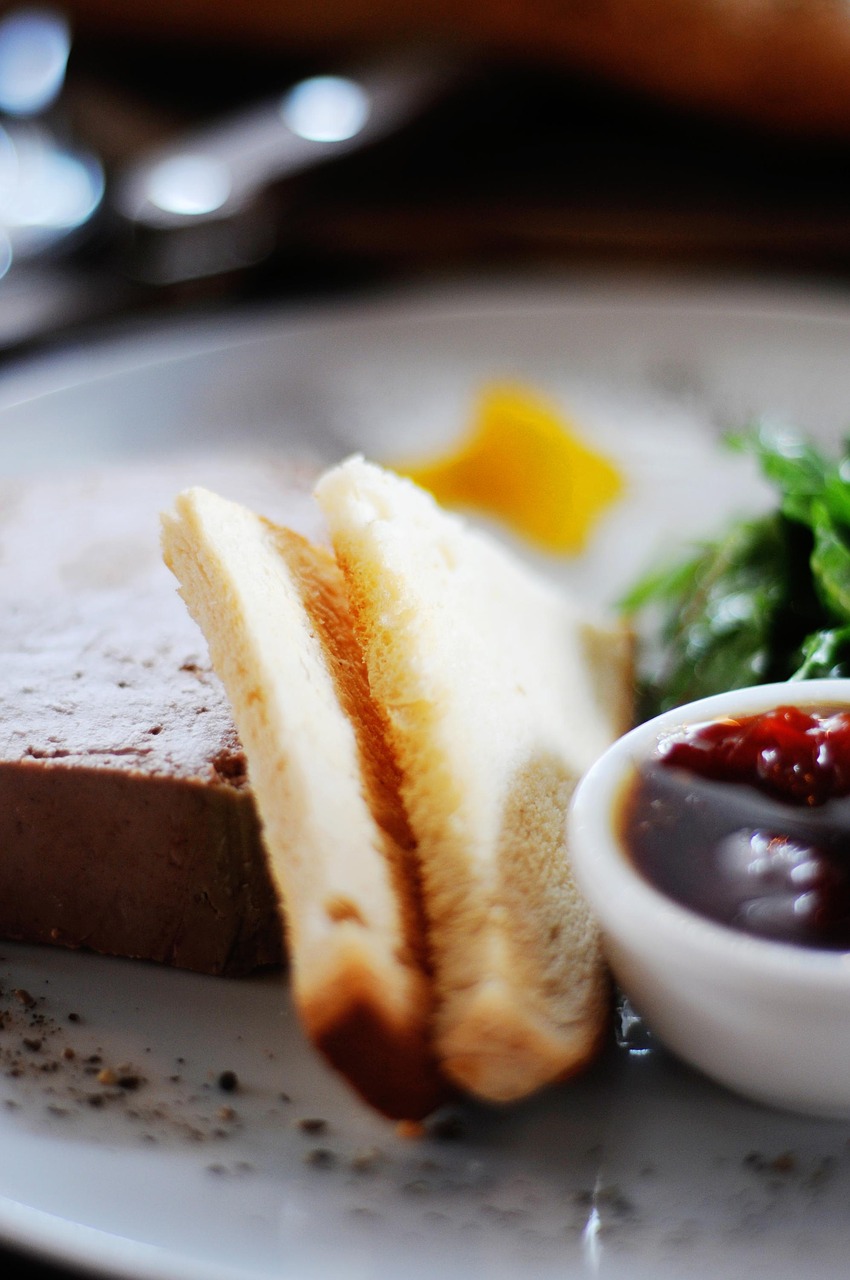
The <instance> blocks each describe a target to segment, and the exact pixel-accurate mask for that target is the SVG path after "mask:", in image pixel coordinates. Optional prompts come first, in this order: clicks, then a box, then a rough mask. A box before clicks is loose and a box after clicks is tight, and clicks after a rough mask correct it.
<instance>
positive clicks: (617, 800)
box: [569, 680, 850, 1118]
mask: <svg viewBox="0 0 850 1280" xmlns="http://www.w3.org/2000/svg"><path fill="white" fill-rule="evenodd" d="M787 705H794V706H800V707H812V706H829V707H835V706H844V705H846V706H847V708H848V709H849V710H850V680H806V681H798V682H797V681H795V682H793V683H790V684H773V685H762V686H759V687H755V688H751V689H738V690H734V691H732V692H730V693H723V694H718V695H717V696H715V697H710V698H703V699H701V700H700V701H699V702H692V703H690V704H688V705H687V706H685V707H679V708H676V710H674V711H670V712H667V713H665V714H664V715H661V716H658V717H657V718H656V719H654V720H651V721H649V722H647V723H646V724H643V725H641V726H639V727H638V728H637V729H634V730H632V732H631V733H628V734H626V735H625V737H623V738H620V739H619V740H618V741H617V742H615V743H614V744H613V746H611V747H610V748H609V749H608V750H607V751H606V752H605V754H604V755H603V756H602V757H601V758H600V759H599V760H598V761H597V763H596V764H595V765H594V766H593V767H592V768H591V769H590V770H589V772H588V773H587V774H586V776H585V777H584V779H583V781H582V782H581V783H580V785H579V787H578V789H577V791H576V794H575V797H574V800H573V804H572V806H571V810H570V817H569V840H570V848H571V850H572V856H573V860H574V865H575V872H576V876H577V878H578V882H579V885H580V887H581V889H582V891H583V892H584V894H585V897H586V898H587V900H588V902H589V903H590V906H591V908H592V909H593V911H594V912H595V913H596V915H597V917H598V919H599V921H600V923H601V926H602V930H603V934H604V937H605V942H606V947H607V953H608V957H609V961H610V964H611V968H612V970H613V972H614V975H615V977H616V979H617V981H618V982H619V984H620V985H621V987H622V988H623V990H624V991H625V993H626V994H627V995H628V996H629V998H630V999H631V1000H632V1002H633V1004H634V1006H635V1008H636V1009H637V1010H638V1012H640V1013H641V1014H642V1015H643V1017H644V1018H645V1019H646V1021H647V1024H648V1026H649V1027H650V1028H651V1029H652V1030H653V1032H655V1033H656V1034H657V1035H658V1037H659V1038H660V1039H661V1040H662V1041H663V1042H664V1043H665V1044H667V1046H668V1047H669V1048H670V1049H672V1050H673V1051H674V1052H675V1053H677V1054H678V1055H679V1056H680V1057H682V1058H683V1059H685V1060H686V1061H687V1062H690V1063H691V1064H692V1065H693V1066H696V1067H698V1068H700V1069H701V1070H702V1071H704V1072H705V1073H706V1075H709V1076H711V1077H713V1078H714V1079H715V1080H717V1081H720V1082H721V1083H722V1084H725V1085H727V1086H728V1087H730V1088H731V1089H734V1090H736V1091H737V1092H739V1093H742V1094H744V1095H746V1096H748V1097H750V1098H754V1099H756V1100H757V1101H759V1102H763V1103H767V1104H768V1105H771V1106H776V1107H782V1108H786V1109H791V1110H794V1111H803V1112H808V1113H810V1114H816V1115H824V1116H833V1117H845V1118H846V1117H848V1116H850V952H848V953H844V952H835V951H818V950H813V949H811V948H806V947H799V946H792V945H790V944H786V943H783V942H773V941H767V940H764V939H761V938H757V937H753V936H750V935H748V934H745V933H741V932H738V931H736V930H733V929H730V928H727V927H726V926H724V925H721V924H715V923H713V922H712V921H710V920H707V919H705V918H703V917H702V916H699V915H697V914H695V913H694V912H692V911H690V910H688V909H687V908H685V907H682V906H679V905H678V904H677V903H676V902H674V901H672V899H670V898H668V897H667V896H666V895H665V894H664V893H662V892H661V891H660V890H658V889H655V888H654V887H653V886H652V885H651V884H650V883H649V882H648V881H647V880H646V879H644V878H643V877H642V876H641V874H640V873H639V872H638V871H637V870H636V869H635V867H634V866H633V865H632V863H631V862H630V859H629V857H628V855H627V853H626V851H625V850H624V848H623V845H622V842H621V840H620V837H619V835H618V829H617V816H618V811H619V809H620V806H621V803H622V798H623V795H624V793H625V791H626V789H627V787H628V784H629V782H630V780H631V779H632V778H633V777H634V771H635V767H636V766H637V765H638V764H640V763H641V762H642V761H645V760H647V759H649V758H650V757H651V756H652V755H653V754H654V753H655V751H656V750H657V747H658V745H659V742H660V741H661V740H662V739H663V738H665V737H667V736H668V735H669V734H670V733H672V732H675V731H676V730H677V729H681V728H684V727H686V726H688V725H693V724H697V723H700V722H703V721H709V720H715V719H717V718H718V717H721V716H728V715H732V716H737V715H750V714H753V713H758V712H762V711H767V710H770V709H771V708H773V707H777V706H787Z"/></svg>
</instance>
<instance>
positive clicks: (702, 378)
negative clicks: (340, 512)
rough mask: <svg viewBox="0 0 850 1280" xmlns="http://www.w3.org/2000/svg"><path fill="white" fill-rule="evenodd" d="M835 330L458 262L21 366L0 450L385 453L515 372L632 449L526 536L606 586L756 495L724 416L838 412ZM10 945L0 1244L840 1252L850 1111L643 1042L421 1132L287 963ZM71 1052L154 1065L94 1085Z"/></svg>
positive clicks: (365, 1261) (618, 1255) (485, 1269)
mask: <svg viewBox="0 0 850 1280" xmlns="http://www.w3.org/2000/svg"><path fill="white" fill-rule="evenodd" d="M848 353H850V301H848V300H847V299H845V298H842V297H834V296H833V297H824V296H821V295H818V294H813V293H811V292H808V291H805V290H795V291H787V290H786V291H782V290H778V291H777V290H770V289H764V288H761V289H758V288H743V287H732V286H728V285H727V286H724V287H719V286H716V287H714V288H705V287H695V286H692V285H682V284H678V285H677V284H671V283H669V282H667V283H664V282H662V283H643V284H635V285H623V284H612V283H605V282H600V281H590V280H586V279H580V280H564V281H560V282H558V283H557V284H553V285H549V286H547V287H535V288H528V287H525V288H520V287H517V286H512V287H510V288H507V287H506V288H499V289H495V288H490V289H485V288H481V287H479V288H477V289H472V288H464V289H462V290H461V289H456V290H454V291H452V292H450V293H441V294H432V295H429V296H424V295H419V296H417V297H408V298H405V299H398V298H396V299H395V300H392V301H376V302H374V303H371V304H369V305H367V306H360V307H350V308H336V309H334V310H333V311H326V312H315V311H312V312H311V311H304V312H303V313H301V314H297V315H296V314H292V313H291V312H290V313H289V314H285V315H280V314H272V315H266V316H263V317H259V318H257V317H255V318H253V319H250V320H247V321H241V322H239V323H232V324H221V325H216V326H213V325H207V326H203V325H199V326H197V327H194V328H191V329H190V330H188V331H187V330H186V329H182V330H177V329H175V330H173V331H169V332H159V333H157V334H155V335H153V336H149V335H141V336H140V335H127V336H124V337H122V338H120V339H116V340H115V341H114V342H112V343H110V344H109V345H105V346H102V347H98V348H97V349H87V350H79V351H75V352H73V353H71V354H69V355H67V356H63V357H58V358H55V359H53V360H51V361H48V362H38V363H34V364H32V365H30V366H27V367H21V368H19V369H18V370H17V371H15V372H13V373H7V374H6V375H5V377H4V379H3V380H2V381H0V446H2V455H0V456H2V459H3V468H4V469H5V470H6V471H7V472H9V473H15V474H24V473H27V472H33V471H43V470H45V469H50V470H60V471H62V470H67V469H69V468H77V467H85V466H90V465H92V464H96V463H100V462H103V461H104V460H105V459H112V458H116V459H130V458H135V457H146V458H151V457H155V456H160V455H162V454H164V453H168V452H177V451H179V452H184V453H185V452H186V451H187V449H194V448H203V450H204V451H205V452H207V453H211V452H216V451H218V450H220V449H222V450H228V449H232V448H233V447H234V446H236V447H238V448H243V447H244V449H246V450H249V451H250V450H253V449H255V448H257V447H263V448H265V447H267V446H269V445H270V444H272V445H279V446H281V447H283V448H285V449H293V450H296V451H299V452H303V451H305V450H307V451H315V452H318V453H319V454H320V455H322V456H324V457H327V458H328V459H332V458H335V457H338V456H340V455H341V454H342V453H344V452H347V451H349V450H352V449H360V450H363V451H364V452H366V453H368V454H370V455H372V456H375V457H377V458H383V459H393V458H398V457H399V456H409V455H411V454H415V453H419V452H424V451H427V450H430V449H431V448H433V447H434V446H435V445H437V444H439V443H440V442H443V441H447V440H449V439H451V438H452V437H453V436H455V435H456V433H457V432H458V430H459V429H460V428H461V427H462V426H463V425H464V424H465V423H466V422H467V421H468V418H469V414H470V412H471V406H472V403H473V400H474V397H475V394H476V391H477V389H478V388H479V387H480V386H481V384H482V383H483V382H485V381H488V380H491V379H493V378H499V379H505V378H510V379H519V380H521V381H523V382H525V383H528V384H530V385H531V386H533V387H534V388H536V389H537V390H538V391H540V392H543V393H545V394H547V395H549V396H550V397H551V398H553V399H554V400H556V401H557V402H559V403H561V404H562V405H563V406H564V408H565V409H568V410H569V411H571V412H572V413H573V415H574V416H575V417H576V419H577V420H578V422H579V423H580V424H581V426H582V428H583V429H584V432H585V434H586V435H587V436H588V437H590V438H592V439H594V440H596V441H597V442H598V443H599V444H600V445H602V446H604V447H607V448H608V449H610V450H612V451H613V452H614V453H615V454H616V455H617V456H618V457H619V458H620V460H621V462H622V466H623V468H624V470H625V472H626V475H627V478H628V484H629V491H628V495H627V497H626V499H625V500H624V501H623V502H622V503H621V504H620V505H619V506H618V508H617V509H616V510H615V511H612V513H611V515H610V517H609V518H608V519H607V520H606V522H605V523H604V525H603V526H602V527H601V528H600V530H599V532H598V535H597V537H596V538H595V539H594V542H593V545H592V546H591V548H590V549H589V551H588V554H587V556H586V557H585V558H584V559H583V560H582V561H581V562H578V563H574V564H566V565H565V564H563V563H562V562H558V563H554V562H543V563H542V567H543V568H544V570H545V571H547V572H551V573H553V574H555V575H557V576H561V577H564V578H565V579H567V580H569V581H571V582H573V583H575V584H577V585H578V586H580V587H581V588H582V589H584V590H586V591H587V592H589V593H592V594H594V595H596V596H597V597H602V598H605V597H608V598H611V597H613V596H615V595H616V594H617V592H618V591H619V590H620V588H621V587H622V586H623V585H624V584H625V583H626V582H628V581H629V580H630V579H631V578H632V576H633V575H634V573H635V572H636V571H638V570H639V569H640V568H642V567H643V566H644V565H645V564H646V563H647V562H648V560H650V559H651V558H652V556H653V555H654V554H656V553H657V551H658V549H659V548H665V547H666V548H669V547H670V545H671V544H675V543H676V542H677V541H680V540H683V539H685V538H688V537H690V536H692V535H694V534H699V533H701V532H706V531H711V530H712V529H713V528H715V527H716V525H717V523H718V521H719V520H720V519H721V518H722V517H723V516H724V515H725V514H726V513H728V512H730V511H734V510H736V509H738V510H741V509H745V508H747V507H748V506H751V505H752V504H753V503H761V502H762V501H763V500H764V493H763V491H762V490H761V488H760V486H759V485H758V483H757V482H756V481H755V479H754V476H753V474H752V472H751V470H750V469H749V467H748V466H747V465H746V464H745V463H743V462H742V461H741V460H740V459H737V458H736V459H731V458H727V457H726V456H725V455H724V454H723V452H722V451H721V450H720V449H719V447H718V444H717V438H718V436H719V434H720V433H721V431H722V430H723V429H724V428H726V427H730V426H737V425H740V424H741V423H742V422H744V421H745V420H747V419H748V418H749V417H750V415H752V414H754V413H768V414H770V415H772V416H774V417H775V418H778V419H787V420H789V421H793V422H794V423H796V424H798V425H800V426H801V427H802V428H804V429H806V430H810V431H814V432H816V433H818V434H821V435H823V436H826V437H831V438H834V437H835V436H836V435H838V434H839V433H840V432H841V431H842V429H843V428H844V426H845V425H846V424H847V423H848V421H850V360H848ZM0 954H2V960H0V987H1V988H2V994H0V1005H2V1008H3V1009H6V1010H9V1011H10V1012H9V1013H8V1015H7V1018H6V1023H5V1027H4V1028H3V1029H0V1151H2V1159H0V1240H2V1241H4V1242H5V1243H6V1244H9V1245H16V1246H18V1247H21V1248H23V1249H25V1250H28V1251H31V1252H33V1253H35V1254H39V1255H41V1256H43V1257H48V1258H51V1259H53V1260H54V1261H58V1262H61V1263H66V1264H76V1265H78V1266H85V1267H88V1268H90V1269H91V1270H93V1271H95V1272H102V1273H108V1274H111V1275H118V1276H127V1277H134V1278H136V1280H148V1278H152V1277H162V1278H165V1277H168V1280H189V1278H194V1277H198V1278H199V1280H200V1278H201V1277H203V1278H204V1280H217V1278H220V1277H221V1278H223V1277H239V1278H240V1280H241V1278H245V1280H248V1278H251V1280H271V1278H272V1277H275V1280H309V1278H310V1277H313V1276H316V1277H319V1276H321V1277H323V1280H360V1278H361V1277H362V1278H363V1280H365V1278H366V1277H369V1278H371V1280H391V1278H392V1280H395V1277H400V1276H404V1277H405V1280H436V1278H437V1277H439V1278H440V1280H461V1277H467V1276H469V1275H470V1274H473V1273H475V1274H478V1273H481V1274H486V1275H488V1277H489V1278H490V1280H507V1278H508V1277H510V1278H511V1280H516V1278H517V1277H535V1280H537V1278H540V1280H548V1278H549V1277H558V1278H559V1280H575V1278H577V1277H580V1276H584V1275H587V1274H596V1273H599V1274H600V1275H603V1276H607V1277H613V1278H618V1277H623V1280H625V1278H626V1277H628V1280H641V1278H642V1277H647V1278H649V1277H652V1280H679V1278H680V1277H684V1276H687V1277H689V1280H709V1277H710V1280H722V1278H724V1277H729V1278H730V1280H731V1278H732V1277H740V1276H741V1275H744V1274H748V1275H753V1276H761V1275H764V1276H770V1277H771V1278H772V1280H791V1277H795V1278H796V1277H798V1276H799V1275H801V1274H806V1275H808V1276H812V1277H816V1280H825V1278H826V1277H833V1276H834V1277H839V1276H842V1277H843V1276H844V1275H846V1269H847V1262H846V1259H847V1256H848V1250H850V1215H848V1213H847V1203H848V1198H849V1197H850V1146H848V1142H850V1126H847V1125H843V1124H834V1123H827V1122H813V1121H811V1120H806V1119H802V1118H799V1117H794V1116H787V1115H782V1114H778V1113H773V1112H770V1111H767V1110H762V1109H759V1108H757V1107H754V1106H751V1105H749V1104H747V1103H745V1102H743V1101H740V1100H738V1099H737V1098H735V1097H733V1096H731V1095H729V1094H727V1093H724V1092H723V1091H721V1090H720V1089H719V1088H715V1087H714V1086H712V1085H710V1084H708V1083H707V1082H705V1081H704V1080H702V1079H701V1078H700V1077H698V1076H697V1075H695V1074H694V1073H692V1072H690V1071H688V1070H687V1069H685V1068H684V1067H682V1066H680V1065H679V1064H677V1063H676V1062H675V1061H673V1060H672V1059H671V1058H669V1057H668V1056H666V1055H664V1054H662V1053H661V1052H660V1051H657V1050H651V1051H648V1052H647V1051H646V1044H645V1042H644V1041H642V1040H640V1041H638V1042H637V1043H635V1044H633V1046H632V1049H631V1050H628V1049H626V1048H622V1047H620V1048H618V1047H616V1046H612V1048H611V1050H610V1052H609V1053H608V1054H607V1055H606V1056H605V1058H604V1059H603V1061H602V1062H601V1063H600V1064H599V1065H598V1067H597V1068H596V1069H594V1070H593V1071H592V1072H591V1073H590V1074H589V1075H588V1076H587V1077H586V1078H584V1079H582V1080H580V1081H578V1082H576V1083H573V1084H571V1085H569V1086H564V1087H562V1088H558V1089H553V1090H551V1091H549V1092H548V1093H546V1094H545V1095H542V1096H540V1097H538V1098H535V1099H533V1100H531V1101H530V1102H528V1103H526V1104H524V1105H522V1106H518V1107H516V1108H512V1109H510V1110H507V1111H504V1112H491V1111H487V1110H485V1109H483V1108H477V1107H469V1108H464V1109H463V1110H462V1111H461V1113H460V1115H459V1117H458V1119H459V1122H460V1129H461V1132H460V1134H457V1133H455V1134H454V1135H453V1136H452V1135H451V1134H446V1133H442V1134H434V1135H431V1136H429V1137H428V1138H426V1139H424V1140H422V1141H411V1140H410V1139H405V1138H402V1137H400V1136H398V1135H397V1134H396V1133H395V1132H394V1130H393V1129H392V1127H390V1126H388V1125H387V1124H385V1123H384V1122H383V1121H382V1120H381V1119H379V1118H378V1117H375V1116H373V1115H371V1114H369V1113H368V1112H367V1111H366V1110H365V1109H364V1108H362V1107H361V1106H360V1105H359V1104H358V1103H357V1102H356V1101H355V1100H354V1099H353V1098H352V1097H351V1096H350V1095H349V1093H348V1092H347V1090H346V1088H345V1087H344V1086H343V1085H342V1084H340V1083H339V1082H338V1081H337V1080H336V1079H335V1078H334V1077H332V1076H331V1074H330V1073H329V1072H328V1071H327V1070H326V1068H325V1067H324V1066H323V1065H322V1063H321V1062H319V1061H318V1059H317V1058H316V1057H315V1056H314V1054H313V1053H312V1052H311V1050H310V1049H309V1048H308V1047H307V1046H306V1045H305V1044H304V1043H303V1041H302V1039H301V1036H300V1033H299V1030H298V1028H297V1026H296V1024H295V1023H294V1020H293V1018H292V1015H291V1012H290V1010H289V1007H288V1004H287V998H286V993H285V990H284V987H283V984H282V982H281V980H279V979H278V978H276V977H269V976H263V977H260V978H257V979H252V980H248V981H239V982H237V981H222V980H215V979H204V978H200V977H196V976H192V975H187V974H180V973H174V972H169V971H166V970H160V969H157V968H154V967H151V966H144V965H138V964H133V963H130V962H122V961H109V960H104V959H100V958H97V957H92V956H87V955H82V954H68V953H64V952H62V951H53V950H38V949H29V948H22V947H11V946H7V947H0ZM16 989H17V990H26V991H28V992H29V993H30V994H31V995H32V997H33V998H35V999H36V1000H37V1002H38V1003H37V1004H36V1005H35V1006H33V1007H32V1008H27V1007H26V1006H25V1005H23V1004H21V1002H20V999H19V998H18V997H16V996H14V994H12V993H13V991H14V990H16ZM33 1013H35V1014H36V1015H37V1016H38V1017H39V1018H42V1019H43V1022H41V1023H39V1024H37V1026H36V1028H35V1030H34V1029H33V1028H32V1027H31V1026H30V1023H31V1020H32V1016H33ZM71 1014H74V1015H75V1018H74V1019H73V1020H69V1015H71ZM23 1035H27V1036H28V1038H29V1039H39V1038H40V1039H41V1040H42V1042H43V1043H42V1045H41V1047H40V1048H36V1049H32V1050H31V1053H32V1064H33V1065H32V1069H28V1070H27V1071H25V1072H24V1074H23V1075H20V1076H13V1077H10V1076H8V1075H6V1074H3V1070H5V1068H4V1063H7V1062H8V1061H9V1059H8V1058H4V1057H3V1053H4V1048H3V1044H4V1037H5V1038H6V1040H5V1043H6V1044H7V1045H8V1044H11V1043H12V1040H13V1039H14V1038H15V1037H18V1038H19V1039H20V1037H21V1036H23ZM66 1048H67V1049H69V1050H73V1052H74V1055H75V1056H74V1057H73V1058H70V1057H64V1056H63V1050H65V1049H66ZM90 1055H97V1056H98V1057H99V1058H100V1060H101V1062H102V1064H105V1065H107V1066H118V1065H122V1066H123V1065H124V1064H127V1070H128V1071H129V1072H130V1073H134V1074H137V1075H139V1076H142V1077H144V1081H145V1082H144V1083H143V1084H142V1085H141V1086H140V1087H139V1088H138V1089H136V1090H132V1091H124V1092H123V1094H122V1097H121V1098H120V1099H115V1100H113V1101H112V1102H110V1103H108V1104H107V1105H105V1106H102V1107H95V1106H89V1105H87V1104H85V1103H83V1104H81V1103H80V1102H79V1101H78V1098H79V1096H80V1093H81V1092H85V1091H86V1090H87V1089H88V1090H90V1089H91V1088H92V1077H91V1075H90V1074H88V1073H87V1068H88V1067H99V1065H100V1064H98V1063H89V1062H88V1061H87V1059H88V1058H89V1056H90ZM51 1061H56V1062H58V1063H59V1066H58V1067H57V1069H56V1070H51V1069H49V1068H48V1069H46V1070H44V1071H42V1070H40V1069H39V1068H40V1066H41V1064H42V1063H47V1064H49V1063H50V1062H51ZM846 1069H847V1065H846V1064H844V1063H836V1070H837V1071H843V1070H846ZM223 1071H232V1072H235V1073H236V1075H237V1077H238V1081H239V1088H238V1090H237V1091H236V1092H233V1093H227V1092H223V1091H222V1090H221V1088H220V1087H219V1084H218V1080H219V1077H220V1075H221V1073H222V1072H223ZM284 1095H285V1096H284ZM287 1099H288V1100H287ZM222 1108H224V1110H222ZM228 1108H229V1109H228ZM304 1121H308V1122H310V1121H323V1122H324V1124H323V1125H318V1124H310V1123H308V1124H307V1125H306V1127H305V1126H304V1125H303V1123H302V1122H304Z"/></svg>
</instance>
